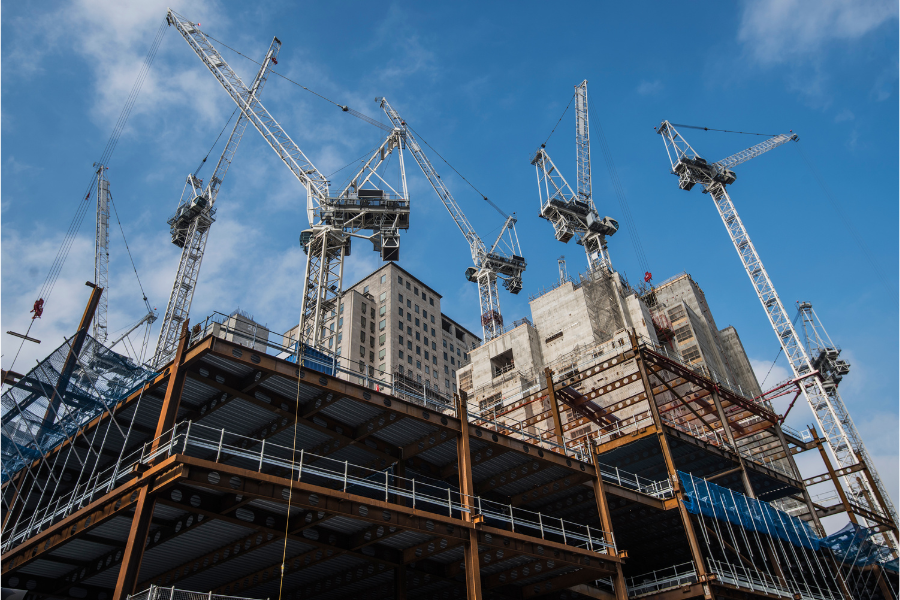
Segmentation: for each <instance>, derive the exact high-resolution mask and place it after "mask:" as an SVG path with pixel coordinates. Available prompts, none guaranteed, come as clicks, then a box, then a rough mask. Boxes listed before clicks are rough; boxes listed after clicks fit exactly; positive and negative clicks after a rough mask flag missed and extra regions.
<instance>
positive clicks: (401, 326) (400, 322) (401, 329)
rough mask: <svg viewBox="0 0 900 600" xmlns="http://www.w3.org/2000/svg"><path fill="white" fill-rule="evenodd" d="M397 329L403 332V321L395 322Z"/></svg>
mask: <svg viewBox="0 0 900 600" xmlns="http://www.w3.org/2000/svg"><path fill="white" fill-rule="evenodd" d="M397 327H399V328H400V331H403V319H400V320H399V321H398V322H397Z"/></svg>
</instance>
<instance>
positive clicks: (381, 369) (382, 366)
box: [378, 281, 384, 375]
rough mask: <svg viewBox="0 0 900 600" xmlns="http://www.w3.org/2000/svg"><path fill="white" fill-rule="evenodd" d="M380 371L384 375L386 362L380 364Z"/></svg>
mask: <svg viewBox="0 0 900 600" xmlns="http://www.w3.org/2000/svg"><path fill="white" fill-rule="evenodd" d="M381 283H384V282H383V281H382V282H381ZM378 371H379V373H378V374H379V375H384V363H381V364H380V365H378Z"/></svg>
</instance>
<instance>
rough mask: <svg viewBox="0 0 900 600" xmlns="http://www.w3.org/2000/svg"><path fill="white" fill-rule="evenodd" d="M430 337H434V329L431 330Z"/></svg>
mask: <svg viewBox="0 0 900 600" xmlns="http://www.w3.org/2000/svg"><path fill="white" fill-rule="evenodd" d="M431 336H432V337H434V327H432V328H431Z"/></svg>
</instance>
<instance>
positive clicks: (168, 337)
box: [151, 38, 281, 367]
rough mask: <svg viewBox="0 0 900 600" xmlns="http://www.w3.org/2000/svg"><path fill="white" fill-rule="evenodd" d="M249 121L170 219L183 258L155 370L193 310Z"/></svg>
mask: <svg viewBox="0 0 900 600" xmlns="http://www.w3.org/2000/svg"><path fill="white" fill-rule="evenodd" d="M280 50H281V42H280V41H279V40H278V38H273V39H272V43H271V44H270V45H269V50H268V52H266V56H265V58H264V59H263V62H262V66H261V67H260V69H259V72H258V73H257V74H256V78H255V79H254V81H253V86H252V88H251V93H252V94H253V95H254V96H256V95H258V94H259V93H260V92H261V91H262V89H263V86H265V84H266V80H267V79H268V76H269V66H270V65H271V64H273V63H274V64H277V63H278V53H279V51H280ZM248 122H249V121H248V119H247V117H246V116H244V114H243V113H241V114H240V115H238V119H237V122H235V124H234V128H233V129H232V130H231V135H229V136H228V143H227V144H225V150H224V151H223V152H222V156H220V157H219V162H218V163H216V168H215V171H213V174H212V176H211V177H210V178H209V183H207V184H206V187H205V188H204V187H203V181H202V180H200V179H198V178H197V177H196V174H191V175H188V177H187V181H186V182H185V186H184V189H183V190H182V192H181V200H180V202H179V203H178V208H177V209H175V214H174V215H172V216H171V217H170V218H169V220H168V224H169V229H170V232H171V234H172V243H173V244H175V245H176V246H178V247H179V248H181V259H180V260H179V262H178V271H177V272H176V274H175V283H174V285H173V286H172V292H171V293H170V294H169V302H168V304H167V306H166V313H165V315H164V317H163V322H162V327H161V328H160V330H159V340H158V341H157V343H156V352H155V353H154V356H153V362H152V363H151V364H152V365H153V366H154V367H159V366H162V365H163V364H165V363H166V362H168V361H169V360H171V359H172V357H173V356H174V355H175V349H176V348H177V347H178V336H179V334H180V332H181V324H182V323H183V322H184V321H185V320H186V319H187V318H188V316H189V314H190V311H191V302H192V301H193V299H194V290H195V289H196V288H197V279H198V278H199V277H200V265H201V263H202V262H203V254H204V253H205V251H206V241H207V239H208V238H209V230H210V227H211V226H212V224H213V223H214V222H215V220H216V207H215V204H216V197H217V196H218V194H219V189H220V188H221V186H222V180H223V179H224V178H225V173H227V172H228V167H230V166H231V161H232V160H234V155H235V153H236V152H237V149H238V145H240V143H241V138H242V137H243V136H244V131H245V130H246V129H247V123H248Z"/></svg>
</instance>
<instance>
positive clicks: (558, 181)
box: [531, 79, 619, 272]
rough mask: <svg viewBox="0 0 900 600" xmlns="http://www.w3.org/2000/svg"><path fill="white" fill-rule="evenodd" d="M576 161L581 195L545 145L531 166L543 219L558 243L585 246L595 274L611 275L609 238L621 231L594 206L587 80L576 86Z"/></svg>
mask: <svg viewBox="0 0 900 600" xmlns="http://www.w3.org/2000/svg"><path fill="white" fill-rule="evenodd" d="M575 157H576V177H577V179H576V187H577V188H578V192H577V193H575V192H573V191H572V188H571V187H570V186H569V184H568V182H566V179H565V177H563V175H562V173H560V172H559V169H557V168H556V165H555V164H553V160H551V158H550V155H549V154H548V153H547V150H546V148H545V147H544V145H543V144H541V147H540V149H539V150H538V151H537V153H535V155H534V157H532V159H531V164H533V165H534V166H535V169H536V171H537V181H538V195H539V198H540V203H541V213H540V216H541V218H543V219H546V220H548V221H550V223H552V224H553V230H554V234H555V236H556V239H557V240H559V241H561V242H563V243H568V242H569V240H571V239H572V238H573V237H574V238H575V239H576V241H577V242H578V244H580V245H582V246H584V252H585V254H586V255H587V260H588V266H589V267H590V269H591V271H592V272H595V271H600V270H606V271H611V270H612V264H611V262H610V260H609V252H608V250H607V248H606V237H607V236H611V235H613V234H614V233H615V232H616V231H618V229H619V224H618V222H616V221H615V220H614V219H611V218H610V217H603V218H602V219H601V218H600V215H599V213H598V212H597V207H596V206H595V205H594V199H593V191H592V188H593V184H592V180H591V138H590V121H589V120H588V99H587V79H585V80H584V81H582V82H581V83H580V84H578V85H576V86H575Z"/></svg>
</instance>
